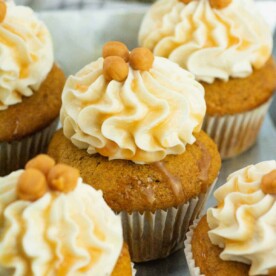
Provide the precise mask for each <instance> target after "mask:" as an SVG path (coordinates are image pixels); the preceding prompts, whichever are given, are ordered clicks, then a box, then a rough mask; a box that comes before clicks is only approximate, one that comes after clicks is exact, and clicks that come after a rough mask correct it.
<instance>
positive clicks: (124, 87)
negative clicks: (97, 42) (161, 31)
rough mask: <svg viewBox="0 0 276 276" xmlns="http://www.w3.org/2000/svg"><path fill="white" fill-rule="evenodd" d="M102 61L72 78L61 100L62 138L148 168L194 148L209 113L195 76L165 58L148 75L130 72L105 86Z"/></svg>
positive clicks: (106, 83) (159, 60)
mask: <svg viewBox="0 0 276 276" xmlns="http://www.w3.org/2000/svg"><path fill="white" fill-rule="evenodd" d="M102 68H103V59H102V58H100V59H98V60H97V61H96V62H93V63H91V64H89V65H87V66H86V67H85V68H84V69H82V70H81V71H80V72H79V73H77V74H76V75H75V76H71V77H69V79H68V80H67V83H66V85H65V88H64V90H63V95H62V109H61V121H62V124H63V129H64V134H65V136H66V137H67V138H69V139H70V140H71V141H72V143H73V144H74V145H76V146H77V147H78V148H80V149H87V152H88V153H90V154H94V153H96V152H98V153H100V154H102V155H104V156H107V157H109V159H126V160H132V161H134V162H136V163H150V162H155V161H159V160H161V159H163V158H165V156H166V155H168V154H181V153H183V152H184V151H185V146H186V144H192V143H194V142H195V137H194V136H193V133H194V132H198V131H200V128H201V125H202V121H203V117H204V115H205V111H206V105H205V101H204V89H203V87H202V86H201V85H200V84H199V83H198V82H196V81H195V79H194V76H193V75H192V74H191V73H189V72H187V71H185V70H183V69H182V68H180V67H179V66H178V65H177V64H174V63H172V62H171V61H169V60H167V59H164V58H155V60H154V63H153V66H152V68H151V69H150V70H149V71H138V70H137V71H136V70H133V69H132V68H131V67H130V68H129V74H128V77H127V79H126V80H125V81H124V82H117V81H111V82H107V81H106V80H105V78H104V76H103V69H102Z"/></svg>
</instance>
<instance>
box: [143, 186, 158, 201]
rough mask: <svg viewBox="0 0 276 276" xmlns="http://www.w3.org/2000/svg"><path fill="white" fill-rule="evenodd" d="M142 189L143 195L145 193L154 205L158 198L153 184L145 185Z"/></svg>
mask: <svg viewBox="0 0 276 276" xmlns="http://www.w3.org/2000/svg"><path fill="white" fill-rule="evenodd" d="M141 191H142V193H143V195H145V197H146V199H147V201H148V202H149V203H150V204H151V205H152V204H153V203H154V202H155V200H156V197H155V195H154V191H153V189H152V187H151V186H147V187H143V188H142V189H141Z"/></svg>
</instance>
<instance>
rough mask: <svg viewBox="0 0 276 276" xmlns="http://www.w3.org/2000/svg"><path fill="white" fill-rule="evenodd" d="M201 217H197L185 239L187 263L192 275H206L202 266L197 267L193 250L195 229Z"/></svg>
mask: <svg viewBox="0 0 276 276" xmlns="http://www.w3.org/2000/svg"><path fill="white" fill-rule="evenodd" d="M199 221H200V219H196V220H195V221H194V223H193V225H191V226H190V229H189V231H188V232H187V235H186V237H187V239H186V240H185V250H184V252H185V257H186V260H187V265H188V268H189V271H190V275H191V276H204V274H201V273H200V268H199V267H196V265H195V261H194V257H193V252H192V245H191V242H192V237H193V234H194V229H195V228H196V226H197V224H198V223H199Z"/></svg>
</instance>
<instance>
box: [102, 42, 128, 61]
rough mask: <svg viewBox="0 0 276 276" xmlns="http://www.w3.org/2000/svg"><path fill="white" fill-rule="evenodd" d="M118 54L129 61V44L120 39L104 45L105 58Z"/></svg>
mask: <svg viewBox="0 0 276 276" xmlns="http://www.w3.org/2000/svg"><path fill="white" fill-rule="evenodd" d="M111 56H117V57H121V58H122V59H124V60H125V61H126V62H128V59H129V50H128V48H127V46H126V45H125V44H124V43H122V42H119V41H110V42H107V43H106V44H105V45H104V46H103V58H107V57H111Z"/></svg>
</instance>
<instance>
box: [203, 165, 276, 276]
mask: <svg viewBox="0 0 276 276" xmlns="http://www.w3.org/2000/svg"><path fill="white" fill-rule="evenodd" d="M215 198H216V200H217V202H218V206H217V207H216V208H211V209H209V210H208V212H207V220H208V224H209V227H210V229H212V230H211V231H209V237H210V240H211V242H212V243H213V244H215V245H218V246H219V247H221V248H224V250H223V251H222V253H221V255H220V258H221V259H222V260H225V261H238V262H242V263H245V264H248V265H251V268H250V272H249V274H250V275H268V274H269V273H270V272H272V271H275V269H276V262H275V260H276V161H275V160H274V161H266V162H262V163H259V164H257V165H255V166H248V167H246V168H244V169H242V170H239V171H237V172H235V173H233V174H231V175H230V176H229V177H228V179H227V182H226V184H224V185H223V186H222V187H220V188H219V189H218V190H217V191H216V192H215ZM273 275H274V274H273Z"/></svg>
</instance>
